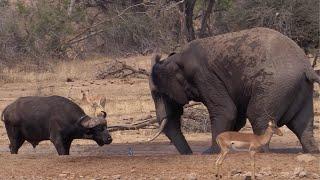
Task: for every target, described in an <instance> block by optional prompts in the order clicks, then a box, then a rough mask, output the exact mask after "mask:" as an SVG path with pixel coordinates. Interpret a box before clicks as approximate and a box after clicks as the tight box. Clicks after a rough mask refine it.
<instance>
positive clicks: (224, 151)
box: [218, 149, 229, 179]
mask: <svg viewBox="0 0 320 180" xmlns="http://www.w3.org/2000/svg"><path fill="white" fill-rule="evenodd" d="M221 151H222V153H221V157H220V158H219V159H218V171H220V169H221V166H222V163H223V161H224V159H225V158H226V156H227V154H228V152H229V149H228V150H221ZM219 173H220V172H219ZM219 178H222V175H220V174H218V179H219Z"/></svg>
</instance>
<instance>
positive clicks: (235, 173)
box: [230, 170, 241, 176]
mask: <svg viewBox="0 0 320 180" xmlns="http://www.w3.org/2000/svg"><path fill="white" fill-rule="evenodd" d="M240 174H241V170H232V171H231V172H230V176H239V175H240Z"/></svg>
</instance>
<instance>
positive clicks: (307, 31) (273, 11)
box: [216, 0, 319, 51]
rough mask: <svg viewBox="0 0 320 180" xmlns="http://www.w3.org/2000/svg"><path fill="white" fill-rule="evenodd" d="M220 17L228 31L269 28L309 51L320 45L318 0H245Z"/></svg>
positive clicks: (233, 4) (236, 3) (233, 5)
mask: <svg viewBox="0 0 320 180" xmlns="http://www.w3.org/2000/svg"><path fill="white" fill-rule="evenodd" d="M216 18H221V19H219V20H217V21H218V22H220V23H221V22H222V24H223V25H220V27H227V30H228V31H239V30H241V29H247V28H252V27H258V26H260V27H268V28H272V29H275V30H277V31H280V32H281V33H283V34H285V35H287V36H289V37H290V38H291V39H293V40H294V41H296V42H297V43H298V45H300V46H301V47H302V48H304V49H305V50H306V51H308V50H309V49H312V48H317V47H318V44H319V1H318V0H282V1H278V0H243V1H237V2H235V1H234V2H233V3H232V6H231V7H230V8H229V9H228V10H227V12H225V13H224V15H223V16H221V17H216Z"/></svg>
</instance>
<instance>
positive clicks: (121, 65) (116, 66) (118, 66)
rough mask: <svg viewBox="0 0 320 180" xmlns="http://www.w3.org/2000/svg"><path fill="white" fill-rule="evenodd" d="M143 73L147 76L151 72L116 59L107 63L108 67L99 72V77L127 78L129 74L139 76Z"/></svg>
mask: <svg viewBox="0 0 320 180" xmlns="http://www.w3.org/2000/svg"><path fill="white" fill-rule="evenodd" d="M139 75H143V76H145V77H146V78H147V77H148V76H149V72H148V71H147V70H145V69H142V68H138V69H136V68H134V67H132V66H130V65H127V64H126V63H125V62H121V61H118V60H115V61H114V62H113V64H107V68H106V69H104V70H100V71H99V72H98V74H97V76H96V77H97V79H106V78H108V77H113V78H126V77H128V76H134V77H139Z"/></svg>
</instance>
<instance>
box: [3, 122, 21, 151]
mask: <svg viewBox="0 0 320 180" xmlns="http://www.w3.org/2000/svg"><path fill="white" fill-rule="evenodd" d="M5 127H6V130H7V134H8V138H9V141H10V145H9V149H10V152H11V154H18V151H19V148H20V147H21V146H22V144H23V143H24V141H25V140H24V138H23V137H22V135H21V133H20V131H19V129H18V128H17V127H14V126H11V125H9V124H7V123H5Z"/></svg>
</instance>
